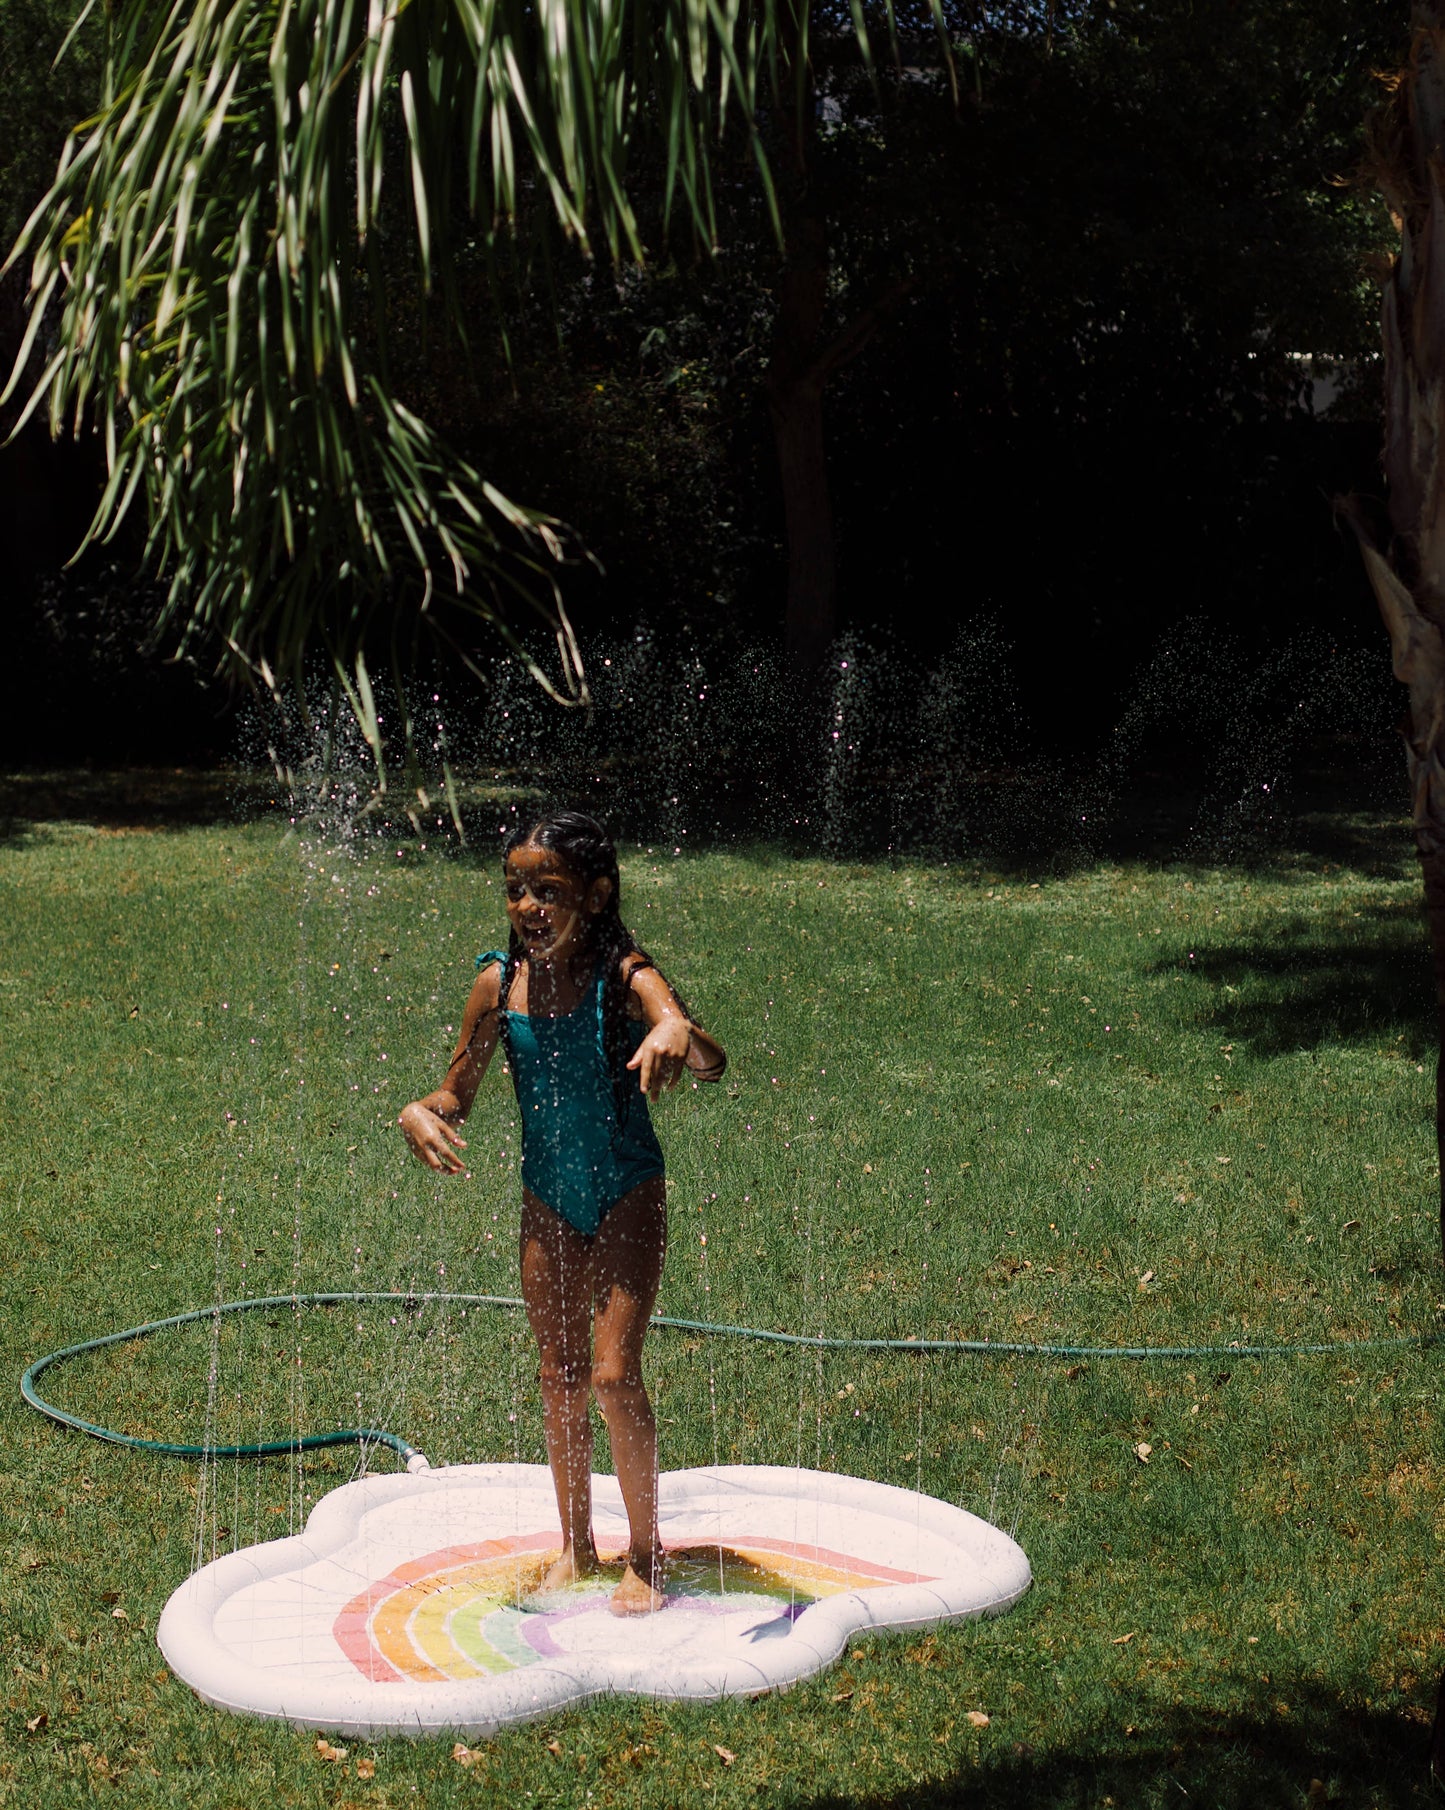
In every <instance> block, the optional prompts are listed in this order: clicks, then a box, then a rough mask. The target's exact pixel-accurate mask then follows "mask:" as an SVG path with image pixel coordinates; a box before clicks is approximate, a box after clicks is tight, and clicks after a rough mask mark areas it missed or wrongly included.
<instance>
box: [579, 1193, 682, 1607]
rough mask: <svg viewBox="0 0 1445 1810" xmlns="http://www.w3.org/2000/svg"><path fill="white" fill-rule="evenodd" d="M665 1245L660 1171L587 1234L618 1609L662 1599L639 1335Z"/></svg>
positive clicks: (653, 1435)
mask: <svg viewBox="0 0 1445 1810" xmlns="http://www.w3.org/2000/svg"><path fill="white" fill-rule="evenodd" d="M666 1253H667V1194H666V1189H665V1185H664V1183H663V1179H662V1177H661V1176H660V1175H659V1176H657V1177H656V1178H655V1179H654V1180H652V1181H648V1182H643V1183H642V1185H641V1186H640V1187H637V1188H634V1189H633V1190H632V1192H631V1193H630V1194H626V1195H624V1196H623V1198H622V1199H621V1200H620V1201H618V1203H617V1205H616V1206H615V1207H613V1209H612V1211H611V1212H610V1213H609V1214H608V1215H607V1217H606V1218H605V1219H604V1220H603V1221H602V1224H601V1226H600V1227H599V1228H598V1231H597V1235H596V1237H595V1238H594V1239H593V1240H592V1290H593V1301H594V1317H593V1354H594V1355H593V1359H592V1389H593V1392H594V1393H595V1395H596V1397H597V1405H598V1406H599V1407H600V1408H601V1410H602V1414H603V1418H604V1419H605V1420H606V1422H607V1432H608V1436H609V1437H610V1439H611V1441H612V1461H613V1463H614V1464H615V1465H616V1467H617V1481H618V1483H619V1484H620V1486H621V1489H622V1500H623V1502H624V1503H625V1504H626V1507H627V1519H628V1524H629V1528H630V1533H631V1538H630V1545H629V1549H628V1554H627V1570H626V1572H625V1574H624V1575H623V1579H622V1582H621V1583H620V1584H619V1585H618V1587H617V1590H616V1592H615V1593H614V1595H613V1598H612V1608H613V1611H614V1613H615V1614H618V1615H645V1614H646V1613H648V1611H649V1610H653V1609H660V1608H661V1607H662V1602H663V1596H662V1542H661V1540H660V1538H659V1537H658V1531H657V1422H656V1421H655V1420H654V1418H653V1413H652V1404H651V1402H650V1401H649V1400H648V1399H647V1390H646V1389H645V1388H644V1387H643V1382H642V1341H643V1340H644V1338H646V1336H647V1323H648V1321H649V1319H650V1318H651V1317H652V1309H653V1304H654V1303H655V1302H656V1300H657V1290H658V1287H659V1285H660V1284H661V1282H662V1264H663V1258H664V1257H665V1255H666Z"/></svg>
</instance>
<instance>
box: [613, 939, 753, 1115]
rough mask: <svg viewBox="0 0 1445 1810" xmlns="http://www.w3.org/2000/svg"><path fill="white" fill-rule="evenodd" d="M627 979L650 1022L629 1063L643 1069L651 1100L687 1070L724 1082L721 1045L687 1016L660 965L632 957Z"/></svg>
mask: <svg viewBox="0 0 1445 1810" xmlns="http://www.w3.org/2000/svg"><path fill="white" fill-rule="evenodd" d="M627 979H628V984H629V986H630V987H631V988H632V991H633V993H634V994H635V995H636V996H637V1001H638V1004H639V1005H640V1006H641V1007H642V1016H643V1019H644V1020H645V1022H646V1023H647V1025H648V1026H649V1027H650V1028H649V1030H648V1033H647V1035H646V1036H645V1037H644V1038H643V1040H642V1042H641V1043H640V1044H639V1045H638V1046H637V1054H636V1055H635V1056H634V1057H633V1058H632V1060H631V1061H630V1062H629V1063H628V1065H627V1066H628V1067H629V1068H635V1069H637V1070H638V1071H639V1073H638V1082H639V1084H640V1085H641V1088H642V1091H643V1093H645V1094H646V1095H647V1097H648V1099H649V1100H655V1099H657V1097H658V1096H659V1095H660V1094H661V1092H662V1090H663V1088H664V1087H676V1086H677V1084H678V1082H679V1080H680V1079H681V1078H682V1074H683V1071H684V1069H691V1071H692V1073H693V1075H694V1076H695V1077H696V1079H697V1080H699V1081H720V1080H721V1079H722V1073H723V1070H724V1069H725V1068H726V1067H727V1060H728V1059H727V1056H726V1055H725V1054H724V1052H723V1047H722V1045H721V1044H720V1043H719V1042H718V1041H717V1039H716V1038H715V1037H709V1036H708V1034H707V1032H706V1031H705V1030H703V1028H702V1026H701V1025H698V1024H693V1023H692V1022H691V1020H690V1019H688V1018H687V1017H686V1015H685V1014H684V1012H683V1010H682V1007H681V1006H680V1005H679V1004H678V1003H677V995H676V994H675V993H674V992H673V990H672V988H671V987H670V986H668V984H667V982H666V980H664V978H663V977H662V975H661V974H659V973H658V971H657V969H656V968H653V967H649V966H647V965H645V964H643V963H641V962H638V961H636V960H635V959H634V965H633V966H632V968H631V970H630V972H629V973H628V976H627Z"/></svg>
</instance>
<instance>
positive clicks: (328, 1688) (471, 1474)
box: [156, 1464, 1033, 1739]
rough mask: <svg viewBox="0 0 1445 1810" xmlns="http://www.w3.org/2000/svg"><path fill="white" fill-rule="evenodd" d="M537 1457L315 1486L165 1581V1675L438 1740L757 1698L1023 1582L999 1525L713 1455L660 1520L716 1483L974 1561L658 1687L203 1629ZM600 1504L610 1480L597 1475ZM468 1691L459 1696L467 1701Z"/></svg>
mask: <svg viewBox="0 0 1445 1810" xmlns="http://www.w3.org/2000/svg"><path fill="white" fill-rule="evenodd" d="M539 1473H540V1474H541V1475H542V1476H544V1477H545V1476H546V1475H547V1473H546V1468H545V1466H537V1465H514V1464H496V1465H459V1466H455V1467H452V1468H450V1469H444V1470H435V1471H427V1472H423V1473H420V1474H419V1475H414V1476H408V1475H405V1474H396V1475H387V1476H381V1477H365V1478H361V1479H359V1480H358V1481H357V1482H355V1483H349V1484H344V1485H343V1486H342V1487H341V1488H340V1489H336V1490H333V1491H332V1492H331V1493H330V1494H329V1495H327V1496H324V1497H323V1498H322V1500H321V1501H320V1502H318V1503H317V1504H316V1506H315V1508H314V1509H313V1510H312V1511H311V1515H310V1517H309V1518H308V1520H307V1523H306V1528H305V1531H304V1532H303V1533H300V1534H293V1535H291V1536H289V1537H288V1538H285V1539H280V1540H273V1541H267V1542H266V1543H265V1544H263V1545H260V1546H252V1547H248V1548H246V1549H245V1550H244V1551H241V1552H235V1553H227V1554H226V1555H225V1556H223V1557H221V1558H218V1559H215V1560H213V1561H212V1562H211V1563H210V1564H209V1565H205V1566H203V1567H202V1568H201V1569H200V1570H199V1571H197V1572H195V1573H194V1574H193V1575H192V1576H191V1577H189V1578H188V1579H187V1580H186V1581H185V1583H183V1584H182V1585H181V1586H180V1588H179V1589H178V1590H176V1591H175V1592H174V1594H173V1595H172V1596H171V1598H170V1600H169V1601H168V1602H167V1604H166V1606H165V1608H164V1610H163V1611H162V1613H161V1617H160V1620H159V1622H158V1624H157V1627H156V1640H157V1644H158V1645H159V1647H160V1649H161V1653H162V1655H163V1656H164V1658H165V1661H166V1663H167V1664H168V1665H169V1666H170V1668H171V1670H172V1671H173V1672H174V1673H175V1674H176V1676H177V1677H178V1678H180V1679H182V1680H183V1681H184V1682H185V1683H186V1684H188V1685H189V1686H190V1688H191V1689H192V1690H193V1691H195V1693H196V1694H197V1696H199V1697H200V1698H201V1699H202V1700H203V1701H204V1702H206V1703H209V1704H212V1705H213V1706H214V1707H215V1708H217V1709H222V1710H228V1711H231V1712H233V1713H235V1714H239V1715H252V1716H261V1717H266V1718H272V1719H279V1720H282V1721H285V1722H287V1723H289V1724H290V1725H291V1726H292V1727H294V1728H300V1729H314V1730H317V1731H318V1732H325V1733H330V1734H339V1735H343V1736H349V1737H352V1738H379V1737H383V1736H388V1735H405V1736H411V1737H421V1736H431V1735H449V1736H453V1737H455V1738H459V1739H478V1738H484V1737H486V1736H490V1735H494V1734H496V1733H497V1732H498V1731H499V1730H500V1729H502V1728H504V1727H506V1726H508V1725H510V1724H512V1723H515V1722H521V1721H528V1720H532V1719H535V1718H537V1717H540V1716H546V1715H551V1714H553V1713H555V1712H557V1711H559V1710H563V1709H567V1708H569V1707H572V1706H574V1705H577V1704H580V1703H583V1702H585V1701H586V1700H587V1699H588V1698H591V1697H596V1696H601V1695H606V1694H615V1695H628V1696H639V1697H652V1698H667V1699H677V1700H683V1701H694V1702H716V1701H717V1700H718V1699H720V1698H723V1697H734V1696H758V1695H761V1694H763V1693H765V1692H768V1691H778V1690H786V1689H787V1688H788V1687H789V1686H790V1685H793V1684H795V1683H797V1682H798V1681H799V1680H800V1679H802V1678H807V1677H811V1676H812V1675H813V1674H814V1673H816V1672H819V1671H821V1670H823V1669H824V1667H826V1666H828V1665H830V1664H831V1663H832V1662H833V1661H834V1660H835V1659H836V1658H837V1657H838V1655H839V1654H840V1653H841V1652H842V1650H843V1648H844V1646H845V1645H846V1644H847V1642H848V1641H849V1640H850V1639H851V1638H852V1637H853V1636H854V1635H856V1634H859V1633H863V1632H866V1631H868V1630H874V1631H878V1632H881V1631H883V1630H893V1631H899V1632H901V1631H905V1630H907V1629H910V1628H921V1627H928V1626H933V1625H936V1624H938V1623H939V1622H946V1621H969V1620H974V1619H977V1618H979V1617H982V1616H993V1615H1002V1614H1004V1613H1005V1612H1006V1611H1007V1610H1009V1609H1011V1608H1012V1607H1013V1606H1014V1604H1015V1603H1016V1602H1018V1600H1019V1599H1020V1597H1022V1596H1023V1595H1024V1593H1025V1592H1026V1591H1027V1590H1028V1588H1029V1586H1030V1584H1031V1583H1032V1581H1033V1577H1032V1573H1031V1571H1030V1569H1029V1562H1028V1559H1027V1558H1026V1556H1025V1555H1024V1552H1023V1550H1022V1548H1021V1547H1020V1546H1019V1545H1018V1544H1017V1543H1016V1542H1015V1541H1014V1540H1012V1539H1011V1538H1010V1537H1009V1536H1008V1535H1007V1534H1006V1533H1004V1532H1002V1531H1001V1530H1000V1529H999V1528H997V1527H994V1526H992V1525H991V1524H990V1523H989V1522H987V1521H984V1520H981V1519H980V1518H979V1517H978V1516H977V1515H972V1514H969V1512H968V1511H967V1510H966V1509H962V1508H955V1507H954V1506H953V1505H952V1504H951V1503H947V1502H940V1501H938V1500H937V1499H936V1498H934V1497H931V1496H922V1495H919V1494H917V1493H916V1492H914V1491H912V1490H906V1489H898V1488H896V1487H895V1486H893V1485H891V1484H886V1483H874V1482H871V1481H869V1480H867V1479H864V1478H858V1477H846V1476H839V1475H836V1474H834V1473H831V1472H826V1471H810V1470H803V1469H794V1468H792V1467H791V1466H781V1465H719V1466H713V1467H707V1468H702V1469H698V1470H691V1471H671V1472H664V1473H663V1474H662V1476H661V1477H660V1478H659V1499H660V1506H661V1509H662V1515H663V1518H664V1520H665V1519H666V1516H667V1511H668V1509H669V1508H681V1507H684V1506H686V1504H687V1503H688V1502H689V1501H693V1500H698V1499H702V1500H708V1501H715V1500H716V1497H717V1495H718V1494H719V1493H720V1492H726V1491H729V1490H735V1491H736V1492H737V1494H738V1495H739V1496H740V1497H745V1496H753V1497H757V1496H786V1497H788V1498H791V1499H794V1500H799V1499H801V1500H804V1501H811V1502H819V1503H827V1504H829V1505H838V1506H842V1507H848V1506H854V1507H857V1508H859V1509H864V1508H866V1509H868V1510H869V1511H871V1512H872V1513H874V1514H880V1515H887V1516H890V1517H892V1518H893V1519H896V1520H898V1521H901V1522H905V1523H907V1524H908V1525H909V1526H911V1527H919V1528H922V1529H925V1530H926V1531H928V1532H929V1533H932V1534H935V1535H938V1536H939V1537H941V1538H943V1539H945V1540H948V1541H950V1542H952V1543H954V1544H956V1545H959V1546H961V1547H964V1548H965V1549H966V1550H967V1551H968V1553H969V1556H970V1559H971V1561H972V1567H973V1570H972V1575H970V1576H968V1577H957V1578H949V1577H939V1578H936V1579H933V1580H932V1581H930V1582H929V1583H927V1584H893V1585H878V1586H876V1587H874V1588H871V1589H868V1590H859V1591H848V1592H844V1593H842V1594H839V1595H837V1596H830V1597H824V1598H823V1599H822V1600H820V1601H818V1602H816V1603H812V1604H810V1605H809V1607H808V1608H806V1609H805V1610H803V1612H802V1613H801V1614H800V1615H799V1616H798V1617H797V1619H796V1621H795V1622H794V1623H793V1625H792V1628H791V1630H790V1632H789V1633H788V1634H787V1636H786V1637H785V1638H780V1639H777V1640H769V1641H765V1642H759V1643H758V1646H757V1649H756V1652H755V1655H754V1656H753V1657H751V1658H750V1659H749V1660H748V1661H747V1662H746V1663H745V1664H744V1663H740V1662H738V1661H736V1660H734V1661H732V1662H730V1663H728V1664H725V1665H722V1666H720V1667H719V1669H717V1670H716V1671H712V1670H709V1669H707V1668H704V1667H698V1666H694V1667H692V1668H685V1667H684V1668H674V1669H673V1670H672V1671H671V1672H670V1674H669V1676H668V1679H667V1682H666V1684H665V1686H664V1685H662V1684H660V1683H659V1681H658V1678H657V1674H656V1671H655V1669H653V1668H651V1667H648V1666H646V1665H643V1664H640V1663H639V1662H636V1661H634V1662H631V1663H629V1662H627V1661H625V1660H616V1659H608V1660H605V1661H599V1660H596V1659H593V1660H589V1661H583V1660H580V1659H573V1660H545V1661H542V1662H540V1663H538V1664H537V1665H534V1666H528V1667H526V1668H525V1669H522V1670H519V1671H516V1672H509V1673H502V1674H497V1675H493V1676H491V1677H488V1678H485V1679H480V1680H478V1681H476V1684H475V1685H474V1686H472V1687H467V1686H462V1685H458V1684H448V1685H446V1686H444V1687H440V1688H438V1687H436V1686H434V1685H427V1684H405V1683H395V1684H386V1685H376V1684H373V1683H371V1681H370V1680H368V1679H366V1678H364V1677H363V1676H362V1675H361V1674H360V1673H359V1672H358V1673H357V1674H356V1675H355V1677H354V1678H347V1679H345V1680H339V1679H335V1678H324V1677H318V1678H315V1679H304V1678H303V1679H297V1678H295V1677H290V1676H288V1677H285V1678H281V1677H278V1676H277V1675H276V1674H275V1673H274V1672H272V1671H270V1670H268V1669H267V1668H265V1667H262V1666H256V1665H253V1664H250V1663H249V1662H247V1661H244V1660H241V1659H239V1658H238V1657H237V1655H236V1654H235V1653H234V1652H232V1651H231V1650H230V1649H229V1648H227V1647H225V1646H224V1645H223V1644H222V1643H221V1642H220V1641H219V1640H218V1639H217V1638H216V1635H215V1633H214V1622H215V1617H216V1614H217V1612H218V1611H219V1609H220V1608H221V1606H222V1604H223V1603H225V1602H226V1601H227V1599H228V1598H230V1597H232V1596H234V1595H235V1594H236V1593H237V1592H238V1591H240V1590H243V1589H245V1588H247V1587H248V1586H249V1585H251V1584H254V1583H258V1582H261V1581H263V1580H265V1579H267V1578H271V1577H275V1576H277V1575H279V1574H281V1573H283V1572H288V1571H296V1570H301V1569H302V1568H304V1567H305V1566H307V1565H310V1564H313V1563H315V1562H316V1561H318V1560H321V1559H325V1558H326V1557H328V1556H329V1555H330V1554H331V1553H333V1552H335V1551H337V1550H338V1549H339V1548H341V1547H342V1546H344V1545H345V1544H346V1543H347V1542H348V1541H350V1540H351V1539H352V1538H353V1537H355V1535H356V1533H357V1530H358V1527H359V1525H360V1522H361V1519H362V1517H363V1516H364V1515H365V1514H366V1513H367V1512H368V1511H369V1510H371V1509H374V1508H376V1507H378V1506H381V1505H382V1504H384V1503H388V1502H392V1501H395V1500H396V1499H398V1498H400V1497H405V1496H412V1495H421V1494H423V1493H426V1494H435V1493H436V1492H438V1491H442V1492H445V1491H447V1490H450V1489H465V1490H468V1491H471V1490H474V1489H475V1488H476V1487H477V1485H478V1484H491V1485H494V1486H495V1487H497V1488H498V1489H506V1488H507V1487H509V1486H510V1487H516V1486H517V1485H518V1484H521V1483H522V1482H524V1481H526V1482H528V1483H534V1482H535V1480H536V1479H537V1477H538V1475H539ZM594 1482H595V1489H596V1492H597V1496H598V1498H599V1506H602V1505H603V1504H604V1503H605V1502H606V1500H607V1498H608V1496H609V1495H611V1494H614V1493H615V1492H616V1481H615V1479H612V1478H606V1477H598V1478H596V1479H595V1480H594ZM469 1696H470V1697H471V1699H472V1700H471V1701H469V1700H468V1698H469Z"/></svg>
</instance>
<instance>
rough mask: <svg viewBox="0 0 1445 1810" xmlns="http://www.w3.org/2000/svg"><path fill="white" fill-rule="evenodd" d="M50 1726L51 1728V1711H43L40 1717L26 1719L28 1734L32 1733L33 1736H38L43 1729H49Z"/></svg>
mask: <svg viewBox="0 0 1445 1810" xmlns="http://www.w3.org/2000/svg"><path fill="white" fill-rule="evenodd" d="M49 1726H50V1711H49V1710H45V1709H43V1710H41V1712H40V1714H39V1715H38V1716H27V1717H26V1718H25V1727H26V1730H27V1732H28V1733H30V1734H32V1735H38V1734H39V1733H40V1731H41V1729H42V1728H49Z"/></svg>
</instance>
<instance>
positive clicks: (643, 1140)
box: [477, 949, 663, 1238]
mask: <svg viewBox="0 0 1445 1810" xmlns="http://www.w3.org/2000/svg"><path fill="white" fill-rule="evenodd" d="M489 962H500V963H501V965H502V972H503V974H504V975H505V973H506V963H507V958H506V956H505V955H504V954H503V953H502V952H501V951H500V950H498V949H489V950H488V951H487V952H486V954H485V955H479V956H478V957H477V967H478V968H479V969H480V968H485V967H486V966H487V964H488V963H489ZM603 978H604V977H603V974H602V970H601V968H600V967H599V968H598V971H597V973H596V975H595V976H594V978H593V981H592V985H591V987H590V988H589V989H588V991H587V992H586V993H584V994H583V996H582V998H581V999H580V1000H579V1001H578V1002H577V1004H576V1006H574V1007H573V1009H572V1010H571V1011H570V1012H567V1013H564V1014H563V1015H562V1016H561V1017H560V1018H542V1017H537V1018H534V1017H532V1016H531V1015H530V1014H529V1013H527V1012H513V1011H509V1010H508V1009H507V1007H506V1005H505V1003H503V1005H502V1008H501V1032H502V1044H503V1047H504V1049H505V1050H506V1053H507V1063H508V1066H509V1067H510V1069H511V1071H512V1085H513V1087H514V1088H515V1089H516V1092H517V1106H518V1108H519V1109H520V1111H521V1114H522V1185H523V1186H524V1187H525V1188H526V1189H527V1190H528V1191H529V1192H530V1193H531V1194H533V1195H535V1196H536V1198H537V1199H538V1200H540V1201H542V1202H543V1203H544V1204H545V1205H546V1206H548V1207H550V1208H551V1209H552V1211H553V1212H554V1213H556V1214H557V1215H559V1217H560V1218H562V1219H565V1220H566V1221H567V1223H568V1225H570V1226H571V1227H573V1229H574V1230H576V1231H578V1232H581V1233H583V1234H584V1236H586V1237H589V1238H590V1237H591V1236H592V1234H593V1233H594V1232H595V1231H596V1230H597V1228H598V1226H600V1225H601V1223H602V1221H603V1220H604V1219H605V1218H606V1216H607V1214H608V1213H609V1212H610V1211H611V1210H612V1208H613V1207H615V1206H616V1205H617V1203H618V1201H619V1200H621V1199H622V1197H623V1195H624V1194H630V1193H631V1192H632V1190H633V1189H634V1188H635V1187H637V1186H638V1185H639V1184H640V1183H642V1182H645V1181H651V1180H652V1178H653V1177H654V1176H658V1175H661V1174H662V1173H663V1161H662V1147H661V1146H660V1145H659V1143H658V1141H657V1133H656V1132H655V1131H654V1130H653V1129H652V1119H651V1116H650V1114H649V1113H648V1110H647V1097H646V1095H645V1094H644V1093H643V1091H642V1089H641V1088H640V1087H639V1086H638V1085H637V1082H636V1079H635V1077H633V1076H631V1075H628V1076H627V1081H628V1086H627V1087H626V1088H624V1089H623V1090H622V1097H623V1101H624V1106H623V1109H622V1111H621V1113H620V1114H619V1112H618V1106H617V1093H616V1091H615V1090H614V1088H613V1077H612V1076H611V1074H609V1073H608V1069H607V1060H606V1055H605V1045H604V1043H603V1037H602V985H603ZM646 1034H647V1030H646V1026H645V1025H643V1024H642V1023H641V1022H633V1021H631V1020H629V1021H628V1023H627V1025H626V1027H625V1031H624V1036H623V1049H622V1061H623V1062H624V1063H625V1062H627V1061H629V1060H630V1059H631V1057H632V1056H633V1055H634V1054H635V1053H636V1051H637V1047H638V1045H639V1044H640V1043H641V1042H642V1039H643V1038H644V1036H646Z"/></svg>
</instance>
